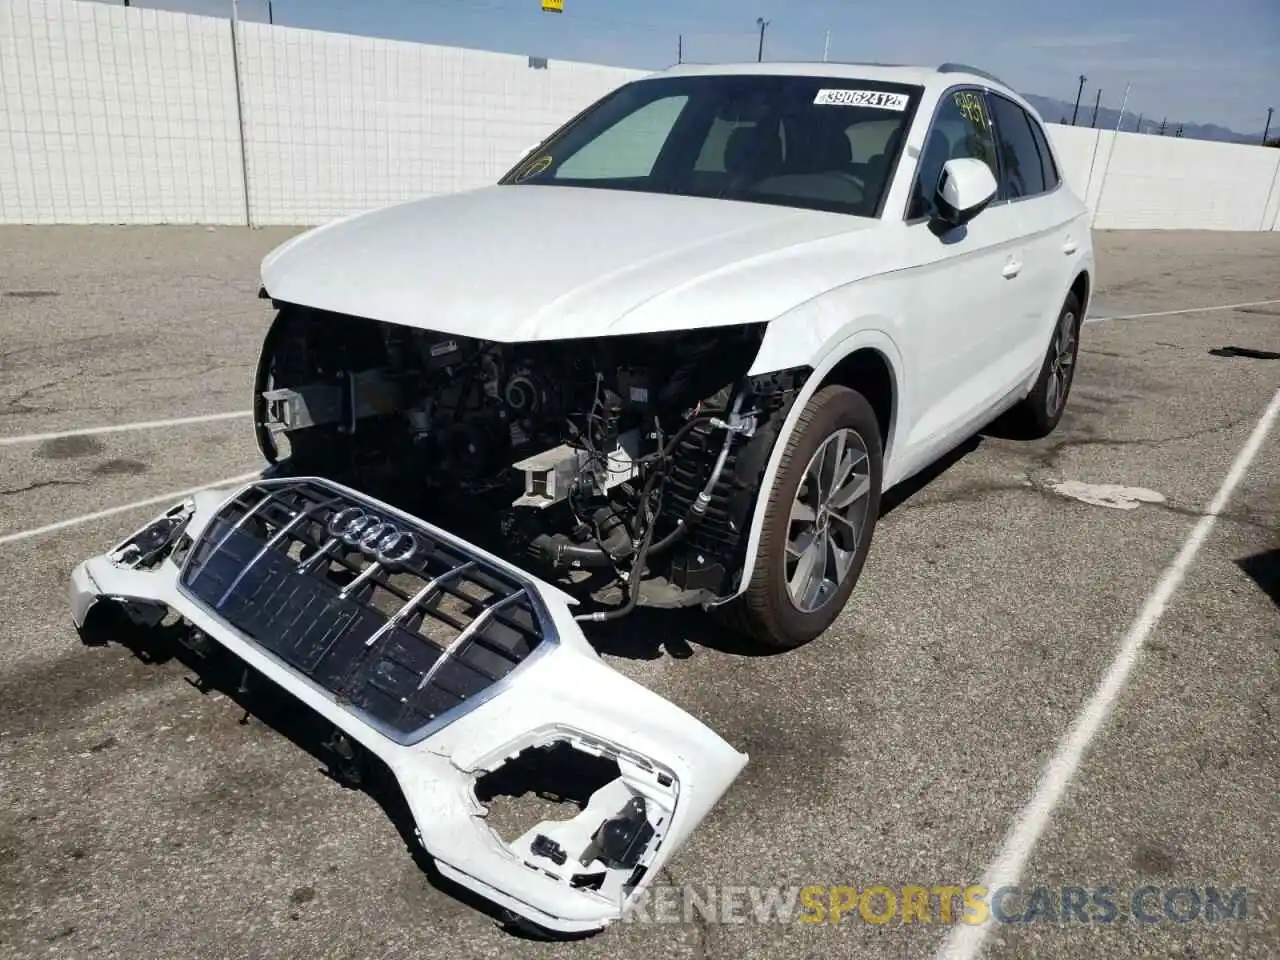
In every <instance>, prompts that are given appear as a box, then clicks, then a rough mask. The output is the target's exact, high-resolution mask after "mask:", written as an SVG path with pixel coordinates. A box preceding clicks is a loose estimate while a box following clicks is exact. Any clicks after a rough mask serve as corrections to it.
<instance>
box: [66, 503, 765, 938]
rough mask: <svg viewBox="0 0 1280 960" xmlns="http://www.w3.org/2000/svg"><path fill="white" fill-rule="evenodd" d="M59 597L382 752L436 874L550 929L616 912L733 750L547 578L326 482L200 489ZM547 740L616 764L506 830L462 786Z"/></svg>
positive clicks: (704, 799)
mask: <svg viewBox="0 0 1280 960" xmlns="http://www.w3.org/2000/svg"><path fill="white" fill-rule="evenodd" d="M356 521H359V523H356ZM353 524H354V526H353ZM70 599H71V609H72V615H73V617H74V619H75V622H76V624H77V626H79V627H83V626H84V625H85V622H86V619H87V618H88V617H89V616H90V615H91V611H92V609H93V607H94V606H95V605H97V604H99V603H101V602H103V601H106V600H109V601H113V602H117V603H120V604H122V605H123V606H124V609H125V610H126V611H127V612H128V613H129V614H130V616H132V617H133V618H134V619H135V620H138V621H140V622H159V620H160V619H161V618H162V617H163V616H164V614H165V612H166V611H172V612H174V613H176V614H177V615H179V616H180V617H182V618H183V619H184V620H186V621H187V622H188V623H189V624H190V625H191V627H192V628H194V629H195V630H198V631H200V632H202V633H203V634H204V635H205V636H206V637H207V638H209V639H210V640H212V641H214V642H216V643H218V644H220V645H221V646H222V647H224V648H225V649H226V650H228V651H229V652H231V653H232V654H234V655H235V656H236V657H238V658H240V659H241V660H242V661H244V663H246V664H247V665H248V666H250V667H252V668H253V669H254V670H256V671H257V672H258V673H260V674H261V675H262V676H263V677H265V678H266V679H268V680H269V681H271V682H272V683H275V684H277V685H278V686H279V687H280V688H281V689H282V690H283V691H286V692H287V693H288V694H290V695H292V696H293V697H296V698H297V699H298V700H299V701H301V702H302V703H304V704H305V705H306V706H307V707H309V708H310V709H312V710H314V711H315V712H316V713H317V714H319V715H320V716H321V717H323V718H324V719H325V720H327V721H328V722H329V723H331V724H332V725H333V726H334V727H336V728H338V729H339V730H340V731H342V732H343V733H344V734H345V735H346V736H348V737H349V738H350V739H352V740H354V741H356V742H357V743H359V744H360V745H361V746H362V747H363V748H364V749H366V750H368V751H369V752H370V753H372V754H373V755H375V756H376V757H378V758H379V759H381V760H382V761H383V762H384V763H385V764H386V765H387V767H388V768H389V769H390V770H391V772H392V774H393V775H394V776H395V778H396V780H397V781H398V783H399V786H400V789H401V790H402V792H403V794H404V796H405V798H406V800H407V802H408V806H409V809H410V811H411V812H412V815H413V818H414V821H415V824H416V827H417V833H418V836H419V839H420V840H421V843H422V845H423V847H424V848H425V849H426V850H427V852H428V853H429V854H430V855H431V856H432V857H433V859H434V860H435V862H436V864H437V866H438V868H439V870H440V872H441V873H442V874H443V875H445V876H446V877H448V878H450V879H451V880H453V881H455V882H457V883H459V884H460V885H462V886H464V887H467V888H469V889H470V890H472V891H474V892H476V893H478V894H480V895H482V896H483V897H485V898H487V899H488V900H490V901H492V902H494V903H496V904H498V905H500V906H501V907H504V908H506V909H507V910H510V911H511V912H512V913H514V914H516V915H517V916H519V917H521V918H524V919H525V920H527V921H530V922H532V923H534V924H536V925H538V926H541V927H544V928H546V929H548V930H551V931H556V932H561V933H572V932H582V931H590V930H595V929H599V928H601V927H603V926H606V925H607V924H609V923H610V922H611V921H614V920H616V919H618V918H620V917H621V916H622V915H623V914H624V913H625V911H626V909H627V907H628V906H629V905H630V904H631V903H632V902H634V899H635V897H636V895H637V894H638V893H639V892H640V891H641V890H643V889H644V887H645V886H646V885H647V884H648V882H649V881H650V880H651V879H652V877H654V876H655V875H656V873H657V871H658V869H659V868H660V867H661V866H662V865H663V864H664V863H665V862H667V861H668V860H669V859H670V858H671V856H672V855H673V854H674V853H675V851H676V850H677V849H678V848H679V847H680V845H681V844H682V843H683V842H684V840H685V839H686V838H687V837H688V836H689V834H690V833H691V832H692V830H693V829H694V827H696V826H697V824H698V823H699V822H700V821H701V820H702V818H703V817H704V816H705V815H706V814H707V812H708V811H709V810H710V809H711V807H712V806H714V805H715V803H716V802H717V801H718V800H719V799H720V797H721V796H722V795H723V794H724V792H725V791H726V790H727V789H728V787H729V785H730V784H731V783H732V782H733V781H734V779H736V777H737V776H738V774H739V773H740V772H741V770H742V768H743V767H744V765H745V764H746V761H747V757H746V756H745V755H744V754H742V753H739V752H738V751H736V750H734V749H733V748H732V747H730V746H729V745H728V744H727V743H725V742H724V741H723V740H722V739H721V738H720V737H719V736H717V735H716V734H715V733H714V732H713V731H711V730H710V729H709V728H707V727H706V726H705V725H703V724H702V723H700V722H699V721H698V720H696V719H694V718H693V717H692V716H690V715H689V714H687V713H685V712H684V711H683V710H680V709H679V708H677V707H676V706H674V705H673V704H671V703H670V702H668V701H666V700H664V699H662V698H661V697H659V696H658V695H656V694H655V693H653V692H652V691H650V690H647V689H646V688H644V687H642V686H640V685H638V684H636V683H634V682H632V681H631V680H628V679H627V678H625V677H623V676H622V675H621V674H619V673H617V672H616V671H614V670H612V669H610V668H609V667H608V666H606V665H605V664H604V663H603V662H602V661H601V660H600V659H599V657H598V656H597V655H596V653H595V652H594V650H593V649H592V648H591V647H590V645H589V644H588V643H587V641H586V638H585V637H584V636H583V634H582V632H581V630H580V629H579V627H578V625H577V623H576V622H575V621H574V619H573V617H572V615H571V613H570V603H571V602H572V601H571V600H570V599H569V598H568V597H566V596H565V595H564V594H562V593H561V592H560V591H558V590H557V589H555V588H554V587H552V586H550V585H549V584H545V583H543V582H541V581H538V580H536V579H534V578H531V577H529V576H528V575H527V574H525V573H523V572H522V571H520V570H518V569H517V568H515V567H512V566H511V565H509V564H506V563H504V562H503V561H501V560H500V559H498V558H496V557H493V556H492V555H490V554H488V553H485V552H484V551H481V550H479V549H477V548H475V547H473V546H471V545H470V544H467V543H465V542H463V541H461V540H459V539H457V538H455V537H453V536H451V535H450V534H448V533H447V532H446V531H443V530H440V529H438V528H436V527H433V526H431V525H429V524H426V523H424V522H423V521H421V520H418V519H417V518H415V517H412V516H410V515H408V514H405V513H403V512H401V511H398V510H396V509H394V508H392V507H390V506H388V505H386V504H383V503H380V502H378V501H375V500H372V499H371V498H368V497H365V496H364V495H362V494H360V493H357V492H356V491H354V490H351V489H348V488H346V487H343V486H340V485H338V484H334V483H331V482H330V481H327V480H320V479H314V478H307V479H287V480H262V481H257V482H254V483H251V484H248V485H246V486H244V487H241V488H239V489H238V490H235V491H230V492H228V491H222V492H206V493H202V494H199V495H197V496H196V497H195V498H194V499H193V500H190V501H187V502H186V503H184V504H180V505H178V506H176V507H174V508H173V509H172V510H170V511H168V512H167V513H166V514H164V515H162V516H161V517H159V518H157V519H156V520H154V521H152V523H151V524H148V525H147V526H146V527H144V528H143V529H142V530H140V531H138V532H137V533H136V534H134V535H133V536H132V537H130V538H128V539H127V540H125V541H124V542H122V543H121V544H120V545H119V546H118V547H116V548H115V549H113V550H112V551H109V552H108V553H106V554H103V555H102V556H98V557H94V558H92V559H90V560H87V561H85V562H84V563H82V564H80V565H79V566H78V567H76V569H75V570H74V571H73V573H72V576H71V598H70ZM551 747H556V748H558V749H561V750H563V749H565V748H566V747H567V748H569V749H572V750H573V751H576V752H577V753H579V754H583V755H584V757H583V760H584V763H586V762H590V761H589V760H588V758H589V757H597V758H604V760H605V761H606V762H609V763H613V764H616V767H617V771H618V775H617V777H616V778H614V779H613V780H612V781H610V782H608V783H606V784H605V785H604V786H602V787H600V788H599V789H597V790H596V791H595V792H594V793H593V794H592V795H591V797H590V799H589V801H588V802H587V805H586V807H585V809H583V810H582V811H581V812H580V813H579V814H578V815H577V816H575V817H573V818H572V819H570V820H565V821H545V822H542V823H539V824H537V825H535V826H533V827H531V828H530V829H529V830H528V831H526V832H525V833H524V834H523V835H522V836H520V837H518V838H516V839H515V840H514V841H512V842H511V843H507V842H505V841H504V840H502V838H500V837H499V836H498V835H497V833H496V832H494V831H493V830H491V829H490V828H489V826H488V825H487V824H486V822H485V815H486V812H487V811H486V808H485V807H484V805H483V804H481V803H480V801H479V800H477V798H476V790H475V787H476V781H477V779H478V778H480V777H481V776H483V775H484V774H486V773H489V772H492V771H494V770H497V769H498V768H500V767H502V766H504V765H505V764H506V763H508V762H510V761H511V760H513V759H514V758H516V757H517V756H518V755H520V754H522V752H526V751H531V750H532V751H534V756H535V758H536V757H537V756H538V755H539V754H538V751H540V750H542V749H544V748H551Z"/></svg>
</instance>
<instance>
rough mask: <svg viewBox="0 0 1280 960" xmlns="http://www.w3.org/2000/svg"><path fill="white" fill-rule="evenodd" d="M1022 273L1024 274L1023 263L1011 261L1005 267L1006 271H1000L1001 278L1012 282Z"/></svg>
mask: <svg viewBox="0 0 1280 960" xmlns="http://www.w3.org/2000/svg"><path fill="white" fill-rule="evenodd" d="M1021 272H1022V261H1021V260H1010V261H1009V262H1008V263H1006V264H1005V265H1004V269H1003V270H1001V271H1000V276H1002V277H1004V278H1005V279H1006V280H1012V279H1013V278H1014V277H1016V276H1017V275H1018V274H1020V273H1021Z"/></svg>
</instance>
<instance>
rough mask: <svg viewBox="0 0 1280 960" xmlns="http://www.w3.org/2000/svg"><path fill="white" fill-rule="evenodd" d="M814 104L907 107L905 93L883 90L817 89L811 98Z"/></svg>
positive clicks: (878, 107)
mask: <svg viewBox="0 0 1280 960" xmlns="http://www.w3.org/2000/svg"><path fill="white" fill-rule="evenodd" d="M813 102H814V103H815V104H823V105H827V106H839V107H874V108H876V109H877V110H897V111H899V112H901V111H903V110H905V109H907V95H906V94H905V93H886V92H885V91H883V90H819V91H818V95H817V96H816V97H814V98H813Z"/></svg>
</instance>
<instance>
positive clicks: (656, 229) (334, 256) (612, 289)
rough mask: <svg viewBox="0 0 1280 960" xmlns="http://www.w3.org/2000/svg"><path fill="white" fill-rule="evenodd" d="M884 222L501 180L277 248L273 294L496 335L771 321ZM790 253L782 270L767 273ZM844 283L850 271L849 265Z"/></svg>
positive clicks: (811, 291)
mask: <svg viewBox="0 0 1280 960" xmlns="http://www.w3.org/2000/svg"><path fill="white" fill-rule="evenodd" d="M875 223H876V221H874V220H868V219H862V218H858V217H850V216H844V215H841V214H833V213H824V212H818V211H810V210H798V209H794V208H789V207H782V206H773V205H766V204H758V203H743V202H735V201H727V200H711V199H703V198H695V197H678V196H664V195H657V194H643V193H632V192H627V191H622V190H596V189H585V188H576V187H556V186H490V187H484V188H481V189H479V190H474V191H469V192H466V193H459V194H450V195H445V196H438V197H431V198H428V199H424V200H415V201H410V202H408V203H401V204H396V205H394V206H390V207H383V208H380V209H377V210H373V211H370V212H368V213H362V214H357V215H356V216H354V217H349V218H347V219H344V220H339V221H335V222H333V223H330V224H326V225H325V226H323V227H319V228H317V229H315V230H311V231H308V232H307V233H304V234H301V235H299V236H297V237H294V238H293V239H291V240H289V241H288V242H286V243H285V244H283V245H282V246H280V247H278V248H277V249H276V250H274V251H273V252H272V253H270V254H268V256H267V257H266V259H265V260H264V261H263V263H262V278H263V284H264V286H265V287H266V290H267V293H268V294H269V295H270V296H271V297H272V298H273V299H275V300H278V301H283V302H286V303H296V304H300V305H304V306H310V307H315V308H319V309H323V310H330V311H333V312H336V313H343V314H349V315H353V316H361V317H368V318H370V319H374V320H382V321H386V322H390V323H398V324H404V325H407V326H415V327H422V328H425V329H429V330H438V331H441V332H445V333H453V334H457V335H463V336H471V337H477V338H481V339H486V340H496V341H507V342H514V341H530V340H556V339H564V338H570V337H587V336H604V335H609V334H623V333H643V332H657V331H662V330H678V329H692V328H696V327H709V326H720V325H724V324H731V323H751V322H758V321H764V320H771V319H773V318H774V317H776V316H778V315H779V314H781V313H783V312H785V311H786V310H788V309H790V308H791V307H793V306H795V305H796V304H798V303H800V302H803V301H804V300H806V299H808V298H810V297H812V296H814V295H816V294H817V293H820V292H821V291H822V290H825V289H827V288H828V287H829V286H830V285H831V279H832V277H831V271H830V269H823V268H822V266H821V261H822V258H821V257H818V258H810V259H806V257H805V256H804V253H805V251H806V250H810V252H812V250H811V247H812V245H814V244H816V243H820V242H821V241H824V240H827V239H828V238H832V237H835V236H838V235H847V234H849V233H850V232H851V231H854V232H861V231H864V230H866V228H868V227H870V226H873V225H875ZM782 259H785V260H786V261H787V262H788V267H787V269H785V270H770V271H769V273H768V275H767V278H766V277H765V276H764V275H762V274H761V273H760V271H761V269H762V268H763V267H766V266H773V265H775V263H776V261H778V260H782ZM845 268H846V269H845V271H844V279H846V280H847V279H848V273H847V263H846V264H845Z"/></svg>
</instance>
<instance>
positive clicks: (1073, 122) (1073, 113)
mask: <svg viewBox="0 0 1280 960" xmlns="http://www.w3.org/2000/svg"><path fill="white" fill-rule="evenodd" d="M1088 79H1089V78H1088V77H1086V76H1085V75H1084V74H1083V73H1082V74H1080V87H1079V89H1078V90H1076V107H1075V109H1074V110H1072V111H1071V125H1072V126H1073V127H1074V126H1075V125H1076V114H1078V113H1079V112H1080V95H1081V94H1082V93H1084V82H1085V81H1086V80H1088Z"/></svg>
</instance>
